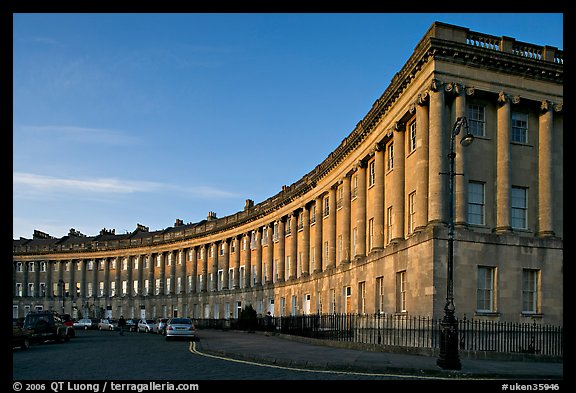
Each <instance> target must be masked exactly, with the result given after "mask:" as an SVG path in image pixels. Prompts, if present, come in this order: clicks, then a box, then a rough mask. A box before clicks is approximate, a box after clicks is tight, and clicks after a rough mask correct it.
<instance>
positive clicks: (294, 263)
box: [288, 211, 298, 280]
mask: <svg viewBox="0 0 576 393" xmlns="http://www.w3.org/2000/svg"><path fill="white" fill-rule="evenodd" d="M290 232H291V233H290V266H289V271H288V279H289V280H295V279H296V271H297V267H298V212H297V211H294V212H292V219H291V220H290Z"/></svg>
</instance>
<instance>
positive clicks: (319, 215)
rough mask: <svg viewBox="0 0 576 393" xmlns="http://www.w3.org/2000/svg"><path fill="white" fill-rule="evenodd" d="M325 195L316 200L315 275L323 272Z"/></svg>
mask: <svg viewBox="0 0 576 393" xmlns="http://www.w3.org/2000/svg"><path fill="white" fill-rule="evenodd" d="M323 199H324V197H323V195H319V196H318V197H317V198H316V224H315V225H316V233H315V236H314V273H319V272H321V271H322V255H323V253H322V246H323V244H322V222H323V220H324V218H323V216H324V213H323V212H322V200H323Z"/></svg>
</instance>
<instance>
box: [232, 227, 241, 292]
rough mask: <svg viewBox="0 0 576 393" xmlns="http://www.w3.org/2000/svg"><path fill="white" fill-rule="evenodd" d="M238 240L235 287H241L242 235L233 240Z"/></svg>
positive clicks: (234, 271) (235, 256)
mask: <svg viewBox="0 0 576 393" xmlns="http://www.w3.org/2000/svg"><path fill="white" fill-rule="evenodd" d="M233 241H235V242H236V247H235V249H236V252H235V253H234V254H235V255H234V270H233V274H234V289H238V288H240V248H241V243H242V235H238V236H236V238H235V239H234V240H233Z"/></svg>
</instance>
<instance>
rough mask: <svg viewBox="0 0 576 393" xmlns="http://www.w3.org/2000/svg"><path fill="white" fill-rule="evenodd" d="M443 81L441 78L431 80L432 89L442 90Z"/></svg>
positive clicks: (434, 90) (435, 90)
mask: <svg viewBox="0 0 576 393" xmlns="http://www.w3.org/2000/svg"><path fill="white" fill-rule="evenodd" d="M442 85H443V82H442V81H441V80H439V79H432V81H431V82H430V90H431V91H433V92H435V93H436V92H439V91H441V90H440V89H441V88H442Z"/></svg>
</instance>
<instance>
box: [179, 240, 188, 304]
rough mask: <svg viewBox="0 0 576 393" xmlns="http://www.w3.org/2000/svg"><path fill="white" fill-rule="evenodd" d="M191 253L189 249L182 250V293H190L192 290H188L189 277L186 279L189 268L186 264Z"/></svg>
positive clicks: (180, 255)
mask: <svg viewBox="0 0 576 393" xmlns="http://www.w3.org/2000/svg"><path fill="white" fill-rule="evenodd" d="M189 253H190V249H189V248H183V249H181V250H180V254H179V257H180V273H179V275H180V277H181V280H182V285H181V286H180V293H188V291H189V290H190V288H188V277H186V273H187V268H186V263H187V261H188V254H189Z"/></svg>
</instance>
